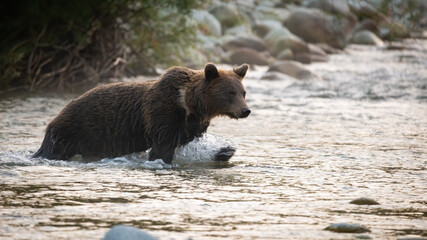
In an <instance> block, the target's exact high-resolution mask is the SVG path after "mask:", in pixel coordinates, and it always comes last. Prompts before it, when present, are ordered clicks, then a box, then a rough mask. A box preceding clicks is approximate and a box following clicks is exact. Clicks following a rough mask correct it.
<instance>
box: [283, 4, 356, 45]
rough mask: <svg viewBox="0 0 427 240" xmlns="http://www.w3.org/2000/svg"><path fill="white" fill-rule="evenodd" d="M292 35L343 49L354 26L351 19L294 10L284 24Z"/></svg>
mask: <svg viewBox="0 0 427 240" xmlns="http://www.w3.org/2000/svg"><path fill="white" fill-rule="evenodd" d="M284 25H285V27H287V28H288V29H289V30H290V31H291V32H292V33H294V34H295V35H297V36H298V37H301V38H302V39H303V40H305V41H307V42H312V43H327V44H329V45H330V46H332V47H335V48H340V49H342V48H344V47H345V45H346V39H347V35H348V34H350V32H351V31H352V30H353V28H354V26H355V25H356V19H354V18H353V17H349V18H346V17H344V18H343V17H340V18H339V19H338V17H335V16H331V15H327V14H325V13H324V12H322V11H321V10H318V9H302V8H299V9H296V10H295V11H294V12H292V14H291V15H290V16H289V18H288V19H287V20H286V21H285V22H284Z"/></svg>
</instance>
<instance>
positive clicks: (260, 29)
mask: <svg viewBox="0 0 427 240" xmlns="http://www.w3.org/2000/svg"><path fill="white" fill-rule="evenodd" d="M276 28H282V24H281V23H280V22H278V21H275V20H264V21H257V22H256V23H255V24H254V26H253V32H254V33H255V34H256V35H257V36H259V37H261V38H264V37H265V36H266V35H267V34H268V33H269V32H270V31H271V30H273V29H276Z"/></svg>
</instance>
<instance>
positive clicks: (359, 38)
mask: <svg viewBox="0 0 427 240" xmlns="http://www.w3.org/2000/svg"><path fill="white" fill-rule="evenodd" d="M352 43H355V44H365V45H374V46H379V47H382V46H384V42H383V41H382V40H381V39H380V38H379V37H377V36H376V35H375V34H373V33H372V32H370V31H367V30H363V31H360V32H357V33H355V34H354V36H353V39H352Z"/></svg>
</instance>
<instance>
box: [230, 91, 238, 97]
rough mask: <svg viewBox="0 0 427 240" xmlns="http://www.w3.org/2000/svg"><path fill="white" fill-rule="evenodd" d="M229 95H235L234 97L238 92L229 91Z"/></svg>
mask: <svg viewBox="0 0 427 240" xmlns="http://www.w3.org/2000/svg"><path fill="white" fill-rule="evenodd" d="M228 94H230V95H233V96H234V95H236V91H229V92H228Z"/></svg>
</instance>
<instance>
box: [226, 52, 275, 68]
mask: <svg viewBox="0 0 427 240" xmlns="http://www.w3.org/2000/svg"><path fill="white" fill-rule="evenodd" d="M229 59H230V63H231V64H236V65H241V64H243V63H248V64H255V65H261V66H265V65H268V59H267V58H266V57H265V56H264V55H262V54H261V53H260V52H257V51H255V50H253V49H251V48H239V49H236V50H233V51H232V52H231V53H230V56H229Z"/></svg>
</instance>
